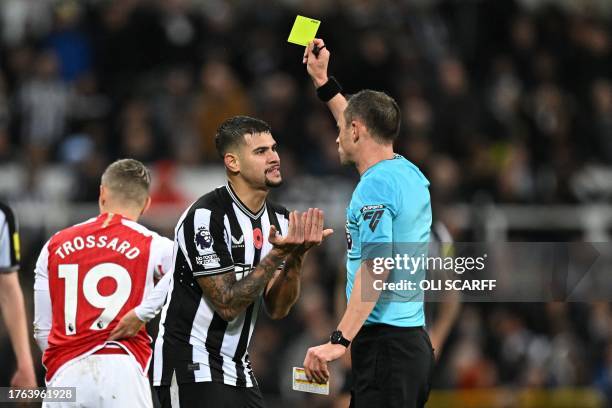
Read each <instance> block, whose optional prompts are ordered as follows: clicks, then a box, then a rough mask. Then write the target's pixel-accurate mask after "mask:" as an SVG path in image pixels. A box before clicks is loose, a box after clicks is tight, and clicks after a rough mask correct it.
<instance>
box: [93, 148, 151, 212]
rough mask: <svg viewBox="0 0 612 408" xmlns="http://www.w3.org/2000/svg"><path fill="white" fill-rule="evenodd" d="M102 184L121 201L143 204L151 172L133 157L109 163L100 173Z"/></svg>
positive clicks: (147, 191)
mask: <svg viewBox="0 0 612 408" xmlns="http://www.w3.org/2000/svg"><path fill="white" fill-rule="evenodd" d="M102 185H103V186H105V187H106V188H108V189H109V190H111V191H112V193H113V195H114V196H115V197H117V198H118V199H120V200H121V201H122V202H124V203H126V204H128V203H135V204H137V205H141V206H142V205H144V204H145V203H146V201H147V198H148V197H149V187H150V186H151V174H150V173H149V169H147V167H146V166H145V165H144V164H142V163H141V162H139V161H138V160H134V159H121V160H117V161H116V162H113V163H111V164H110V165H109V166H108V167H107V168H106V170H104V173H103V174H102Z"/></svg>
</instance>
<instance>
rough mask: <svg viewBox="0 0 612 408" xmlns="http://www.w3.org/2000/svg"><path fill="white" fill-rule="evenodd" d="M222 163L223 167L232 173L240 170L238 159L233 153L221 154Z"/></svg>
mask: <svg viewBox="0 0 612 408" xmlns="http://www.w3.org/2000/svg"><path fill="white" fill-rule="evenodd" d="M223 163H224V164H225V167H226V168H227V169H228V170H229V171H230V172H232V173H239V172H240V159H239V158H238V155H237V154H235V153H225V156H223Z"/></svg>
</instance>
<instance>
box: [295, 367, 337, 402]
mask: <svg viewBox="0 0 612 408" xmlns="http://www.w3.org/2000/svg"><path fill="white" fill-rule="evenodd" d="M293 390H294V391H302V392H311V393H313V394H323V395H329V381H328V382H327V383H325V384H318V383H316V382H313V381H308V378H306V372H305V371H304V369H303V368H302V367H293Z"/></svg>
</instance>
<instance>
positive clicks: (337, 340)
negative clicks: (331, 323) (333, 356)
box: [329, 330, 351, 347]
mask: <svg viewBox="0 0 612 408" xmlns="http://www.w3.org/2000/svg"><path fill="white" fill-rule="evenodd" d="M329 341H330V342H331V344H342V345H343V346H344V347H348V346H349V344H351V341H350V340H349V339H347V338H345V337H344V336H343V335H342V332H341V331H340V330H336V331H335V332H333V333H332V334H331V336H329Z"/></svg>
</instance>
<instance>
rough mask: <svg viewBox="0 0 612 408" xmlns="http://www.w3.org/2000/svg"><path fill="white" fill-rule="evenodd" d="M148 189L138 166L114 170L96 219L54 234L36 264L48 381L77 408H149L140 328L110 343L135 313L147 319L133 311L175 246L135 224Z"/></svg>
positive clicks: (146, 354) (127, 162)
mask: <svg viewBox="0 0 612 408" xmlns="http://www.w3.org/2000/svg"><path fill="white" fill-rule="evenodd" d="M149 184H150V175H149V172H148V170H147V169H146V167H145V166H144V165H143V164H142V163H140V162H138V161H136V160H131V159H124V160H119V161H116V162H115V163H113V164H111V165H110V166H109V167H108V168H107V169H106V171H105V172H104V174H103V175H102V182H101V186H100V199H99V205H100V215H99V216H98V217H96V218H92V219H90V220H88V221H86V222H84V223H81V224H77V225H75V226H72V227H70V228H67V229H64V230H62V231H60V232H58V233H57V234H55V235H54V236H53V237H52V238H51V239H50V240H49V241H48V242H47V243H46V244H45V246H44V247H43V249H42V251H41V254H40V256H39V258H38V262H37V264H36V270H35V272H36V276H35V284H34V297H35V320H34V333H35V334H34V335H35V337H36V340H37V342H38V344H39V345H40V346H41V349H42V350H44V354H43V365H44V366H45V368H46V369H47V375H46V377H45V380H46V382H47V385H48V386H53V387H76V396H77V402H78V404H79V405H78V406H87V407H107V406H108V407H111V406H112V407H115V406H130V407H150V406H152V401H151V391H150V387H149V383H148V378H147V372H148V367H149V362H150V360H151V354H152V351H151V346H150V343H151V338H150V337H149V336H148V334H147V332H146V330H145V328H144V327H141V328H140V330H139V331H138V333H137V334H136V335H135V336H133V337H130V338H125V339H121V340H109V337H110V334H111V332H112V330H113V329H114V328H115V326H117V323H118V322H119V321H120V319H121V318H122V317H123V316H124V315H125V314H126V313H127V312H129V311H130V310H132V309H133V308H136V309H135V313H136V315H138V316H139V318H141V320H148V318H150V316H143V315H144V314H146V313H147V312H145V311H141V313H139V308H138V306H139V305H140V303H141V302H142V301H143V300H144V299H145V298H146V297H147V296H148V295H149V293H150V292H151V291H152V289H153V287H154V282H155V280H159V279H161V277H162V276H163V275H164V274H165V273H166V272H167V271H169V270H170V269H171V268H172V264H173V263H172V252H173V243H172V241H170V240H169V239H167V238H163V237H161V236H160V235H158V234H157V233H155V232H153V231H150V230H148V229H147V228H145V227H143V226H142V225H140V224H138V223H137V220H138V218H139V217H140V215H141V214H142V213H143V212H144V211H145V210H146V209H147V208H148V206H149V204H150V201H151V200H150V197H149ZM141 314H143V315H141ZM52 406H53V407H57V406H60V405H58V404H57V403H54V404H53V405H52ZM69 406H70V405H69Z"/></svg>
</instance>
